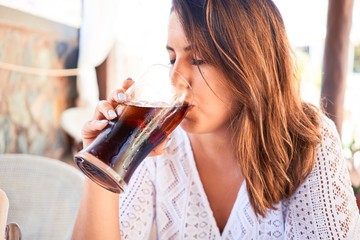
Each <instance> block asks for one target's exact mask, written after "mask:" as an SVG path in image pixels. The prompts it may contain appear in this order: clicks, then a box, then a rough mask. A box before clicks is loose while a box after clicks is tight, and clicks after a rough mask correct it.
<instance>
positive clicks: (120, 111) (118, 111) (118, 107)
mask: <svg viewBox="0 0 360 240" xmlns="http://www.w3.org/2000/svg"><path fill="white" fill-rule="evenodd" d="M122 109H123V108H122V106H120V105H118V106H117V107H116V109H115V111H116V113H117V115H118V116H120V115H121V113H122Z"/></svg>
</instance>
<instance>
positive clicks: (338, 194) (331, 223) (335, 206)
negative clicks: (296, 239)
mask: <svg viewBox="0 0 360 240" xmlns="http://www.w3.org/2000/svg"><path fill="white" fill-rule="evenodd" d="M320 132H321V137H322V139H321V143H320V144H319V146H318V148H317V150H316V156H315V157H316V161H315V165H314V168H313V170H312V171H311V173H310V175H309V176H308V177H307V178H306V179H305V181H304V182H303V183H302V184H301V185H300V186H299V187H298V189H297V190H296V191H295V192H294V194H293V195H292V197H291V198H290V199H289V200H288V201H286V202H287V203H286V205H287V207H286V213H285V215H286V219H287V226H288V228H287V231H288V233H291V234H290V235H295V236H296V235H297V234H299V233H304V232H305V233H307V234H308V235H307V236H312V237H314V238H319V237H324V238H327V237H330V236H332V234H333V233H334V232H336V235H334V236H336V238H337V239H348V238H347V237H349V236H351V235H352V231H354V230H355V229H357V228H358V225H359V210H358V208H357V206H356V202H355V197H354V193H353V191H352V188H351V182H350V177H349V172H348V169H347V165H346V161H345V158H344V156H343V150H342V144H341V140H340V137H339V134H338V131H337V129H336V127H335V124H334V123H333V121H332V120H330V119H329V118H328V117H326V116H325V115H323V114H320ZM304 216H306V217H304ZM309 223H311V224H309ZM314 226H315V227H314Z"/></svg>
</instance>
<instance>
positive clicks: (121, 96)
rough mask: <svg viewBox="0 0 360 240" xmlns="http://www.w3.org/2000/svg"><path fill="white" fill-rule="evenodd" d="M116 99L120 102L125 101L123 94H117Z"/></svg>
mask: <svg viewBox="0 0 360 240" xmlns="http://www.w3.org/2000/svg"><path fill="white" fill-rule="evenodd" d="M118 99H119V100H121V101H125V100H126V97H125V94H123V93H119V94H118Z"/></svg>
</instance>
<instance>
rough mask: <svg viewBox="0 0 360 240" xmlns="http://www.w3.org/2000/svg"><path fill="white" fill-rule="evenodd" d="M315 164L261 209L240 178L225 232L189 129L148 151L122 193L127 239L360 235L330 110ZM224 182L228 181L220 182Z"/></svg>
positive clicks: (123, 231)
mask: <svg viewBox="0 0 360 240" xmlns="http://www.w3.org/2000/svg"><path fill="white" fill-rule="evenodd" d="M321 133H322V136H323V140H322V143H321V145H320V146H319V148H318V151H317V161H316V164H315V167H314V169H313V171H312V172H311V174H310V175H309V176H308V178H307V179H306V180H305V182H304V183H303V184H302V185H301V186H300V187H299V188H298V189H297V190H296V191H295V192H294V194H293V196H292V197H291V198H290V199H289V200H286V201H282V202H280V203H279V204H278V205H277V210H269V211H268V213H267V215H266V218H262V217H257V216H256V215H255V214H254V212H253V210H252V208H251V205H250V202H249V199H248V194H247V191H246V186H245V185H246V183H245V181H244V183H243V184H242V186H241V188H240V190H239V193H238V196H237V199H236V201H235V204H234V206H233V209H232V212H231V214H230V217H229V219H228V222H227V224H226V226H225V228H224V230H223V232H222V234H220V232H219V229H218V227H217V225H216V222H215V218H214V217H213V214H212V210H211V208H210V205H209V202H208V199H207V197H206V195H205V191H204V188H203V186H202V183H201V181H200V177H199V174H198V171H197V169H196V166H195V161H194V158H193V154H192V150H191V147H190V143H189V140H188V138H187V135H186V134H185V133H184V132H183V131H182V130H181V129H177V130H176V131H175V132H174V133H173V136H172V138H173V141H172V144H171V146H170V147H169V149H168V151H167V153H165V154H163V155H161V156H158V157H153V158H147V159H145V160H144V161H143V163H142V164H141V165H140V166H139V167H138V169H137V170H136V172H135V173H134V175H133V177H132V179H131V181H130V183H129V186H128V188H127V190H126V192H125V193H123V194H121V197H120V230H121V236H122V239H134V240H138V239H149V235H150V232H151V228H152V226H153V224H155V226H156V235H157V238H158V239H246V240H248V239H360V217H359V210H358V208H357V206H356V203H355V197H354V193H353V190H352V188H351V185H350V178H349V174H348V170H347V167H346V164H345V160H344V158H343V155H342V152H341V151H342V150H341V143H340V139H339V137H338V134H337V132H336V128H335V125H334V124H333V123H332V122H331V121H330V120H329V119H327V118H325V117H324V120H323V126H322V130H321ZM222 187H226V186H222Z"/></svg>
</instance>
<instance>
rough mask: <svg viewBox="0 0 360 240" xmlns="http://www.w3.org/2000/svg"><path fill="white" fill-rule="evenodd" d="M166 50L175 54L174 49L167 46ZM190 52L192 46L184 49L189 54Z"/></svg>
mask: <svg viewBox="0 0 360 240" xmlns="http://www.w3.org/2000/svg"><path fill="white" fill-rule="evenodd" d="M166 49H167V50H170V51H173V52H175V49H174V48H172V47H170V46H169V45H166ZM190 50H191V46H190V45H189V46H186V47H184V51H186V52H188V51H190Z"/></svg>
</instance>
